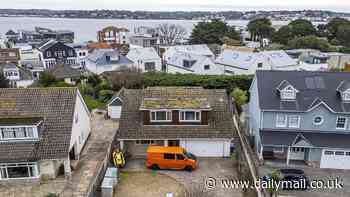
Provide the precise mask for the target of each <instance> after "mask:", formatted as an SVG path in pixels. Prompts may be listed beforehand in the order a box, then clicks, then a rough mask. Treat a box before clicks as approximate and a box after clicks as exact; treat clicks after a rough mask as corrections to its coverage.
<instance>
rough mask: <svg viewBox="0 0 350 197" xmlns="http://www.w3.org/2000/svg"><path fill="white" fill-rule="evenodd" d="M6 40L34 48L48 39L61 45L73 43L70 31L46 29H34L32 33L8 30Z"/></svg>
mask: <svg viewBox="0 0 350 197" xmlns="http://www.w3.org/2000/svg"><path fill="white" fill-rule="evenodd" d="M6 38H7V39H8V40H10V41H12V42H14V43H28V44H30V45H32V46H34V47H36V46H37V45H39V44H40V43H41V42H44V41H46V40H49V39H53V40H56V41H59V42H63V43H73V42H74V32H73V31H70V30H52V29H48V28H42V27H35V29H34V31H28V30H18V32H14V31H13V30H9V31H8V32H7V33H6Z"/></svg>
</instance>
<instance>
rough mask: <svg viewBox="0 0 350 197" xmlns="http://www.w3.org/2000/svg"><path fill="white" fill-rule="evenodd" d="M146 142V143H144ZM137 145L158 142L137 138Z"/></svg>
mask: <svg viewBox="0 0 350 197" xmlns="http://www.w3.org/2000/svg"><path fill="white" fill-rule="evenodd" d="M144 142H146V143H144ZM135 144H136V145H152V144H156V142H155V140H136V141H135Z"/></svg>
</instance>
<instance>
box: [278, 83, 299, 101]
mask: <svg viewBox="0 0 350 197" xmlns="http://www.w3.org/2000/svg"><path fill="white" fill-rule="evenodd" d="M296 96H297V93H296V90H295V89H294V88H293V87H292V86H288V87H286V88H284V89H283V90H282V91H281V99H282V100H295V99H296Z"/></svg>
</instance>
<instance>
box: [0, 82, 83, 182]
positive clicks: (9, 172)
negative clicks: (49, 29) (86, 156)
mask: <svg viewBox="0 0 350 197" xmlns="http://www.w3.org/2000/svg"><path fill="white" fill-rule="evenodd" d="M0 100H1V102H0V103H1V104H0V181H9V180H18V179H21V180H23V179H25V180H31V181H35V180H40V179H41V178H45V179H47V178H49V179H53V178H56V176H57V175H58V174H59V172H60V171H61V170H60V169H64V173H65V175H66V176H70V175H71V167H70V161H71V160H77V159H79V156H80V153H81V151H82V149H83V147H84V144H85V143H86V141H87V139H88V136H89V134H90V113H89V110H88V109H87V107H86V105H85V103H84V100H83V98H82V96H81V94H80V93H79V90H78V89H77V88H50V89H46V88H33V89H31V88H26V89H0Z"/></svg>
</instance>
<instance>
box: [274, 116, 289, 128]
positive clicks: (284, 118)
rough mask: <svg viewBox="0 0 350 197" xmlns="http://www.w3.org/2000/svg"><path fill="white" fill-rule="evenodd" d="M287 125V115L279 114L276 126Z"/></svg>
mask: <svg viewBox="0 0 350 197" xmlns="http://www.w3.org/2000/svg"><path fill="white" fill-rule="evenodd" d="M286 126H287V115H284V114H277V116H276V127H286Z"/></svg>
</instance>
